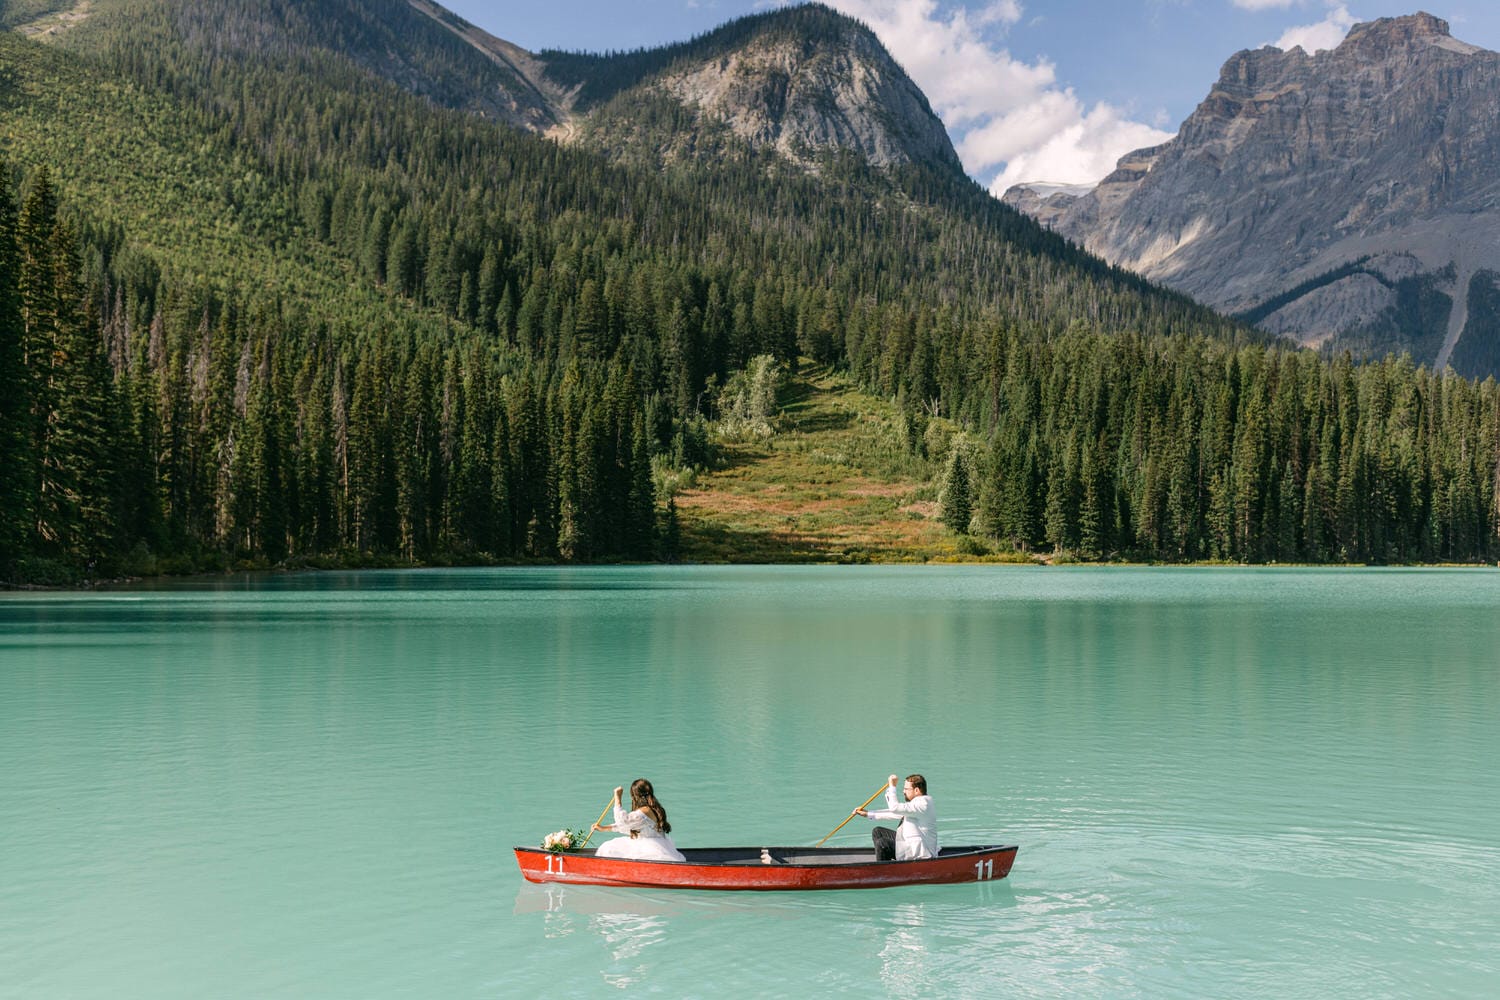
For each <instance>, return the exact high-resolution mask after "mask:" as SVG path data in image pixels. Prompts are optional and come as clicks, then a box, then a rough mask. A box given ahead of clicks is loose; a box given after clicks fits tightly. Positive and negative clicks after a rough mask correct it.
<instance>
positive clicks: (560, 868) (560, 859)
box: [547, 853, 563, 875]
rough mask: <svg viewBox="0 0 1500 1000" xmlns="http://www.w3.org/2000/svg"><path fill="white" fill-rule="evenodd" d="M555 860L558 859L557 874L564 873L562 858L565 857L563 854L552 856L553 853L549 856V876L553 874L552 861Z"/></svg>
mask: <svg viewBox="0 0 1500 1000" xmlns="http://www.w3.org/2000/svg"><path fill="white" fill-rule="evenodd" d="M553 858H556V859H557V874H559V875H561V874H562V873H563V870H562V858H563V856H562V855H561V854H551V853H549V854H548V855H547V874H548V875H551V874H552V859H553Z"/></svg>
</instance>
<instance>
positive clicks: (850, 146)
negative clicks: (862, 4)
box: [645, 22, 962, 169]
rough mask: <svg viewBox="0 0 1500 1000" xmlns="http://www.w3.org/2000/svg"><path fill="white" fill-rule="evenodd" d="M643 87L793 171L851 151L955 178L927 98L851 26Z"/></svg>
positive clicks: (756, 49) (766, 44)
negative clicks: (939, 166)
mask: <svg viewBox="0 0 1500 1000" xmlns="http://www.w3.org/2000/svg"><path fill="white" fill-rule="evenodd" d="M645 87H646V89H648V90H654V91H656V92H658V93H661V94H666V95H670V96H671V97H672V98H673V99H674V100H676V101H678V102H679V103H681V104H682V105H683V106H684V107H686V108H690V109H693V111H694V112H695V114H696V115H697V116H698V117H699V118H700V119H702V120H703V121H705V122H708V123H713V122H719V123H723V124H725V125H727V126H728V127H729V129H730V130H731V131H732V132H733V133H734V134H735V135H736V136H738V137H739V138H740V139H743V140H745V141H746V142H748V143H749V144H750V145H751V146H753V147H756V148H765V147H770V148H773V149H775V150H776V151H777V152H778V153H780V154H781V155H782V156H784V157H786V158H787V159H789V160H792V161H793V162H796V163H801V164H804V165H811V163H812V162H813V160H814V159H815V158H816V156H817V155H818V154H819V153H821V152H826V151H829V150H849V151H853V152H856V153H859V154H860V155H861V156H863V157H864V159H865V160H866V161H867V162H869V163H870V164H872V165H873V166H877V167H888V166H892V165H896V164H903V163H911V162H927V163H931V162H943V163H947V164H949V165H950V166H953V167H956V168H959V169H962V168H961V167H960V166H959V161H958V156H957V154H956V153H955V152H954V150H953V146H952V144H951V143H950V141H949V139H948V133H947V131H946V130H945V129H944V128H943V125H942V122H941V121H939V120H938V118H937V116H936V115H934V114H933V112H932V109H931V107H929V105H928V103H927V98H926V97H925V96H923V94H922V92H921V91H920V90H919V89H918V88H917V86H916V84H914V83H913V82H912V81H911V79H910V78H909V77H907V75H906V73H905V72H904V71H903V70H902V69H901V68H900V66H898V65H897V64H896V62H895V61H894V60H893V59H892V58H891V57H890V55H889V53H887V52H886V51H885V49H884V48H883V47H882V46H881V45H880V43H879V42H878V41H877V40H876V39H875V36H874V35H872V34H870V33H869V32H868V31H866V30H864V29H862V28H860V27H858V26H856V25H855V24H853V23H852V22H850V23H849V25H848V27H847V29H846V30H845V31H843V32H841V34H840V37H839V38H838V39H837V40H836V41H833V42H827V43H822V44H819V45H817V46H807V45H803V44H800V43H798V42H796V41H794V40H792V39H789V38H785V37H775V36H769V37H763V38H760V39H756V40H754V41H752V42H751V43H750V44H749V45H747V46H745V47H744V48H742V49H740V50H739V51H736V52H733V53H731V54H729V55H728V56H725V57H723V58H720V59H717V60H713V61H711V62H706V63H700V64H698V65H696V66H687V67H681V68H676V69H673V70H669V71H668V72H667V73H664V74H663V75H662V76H661V77H659V78H658V79H656V80H654V81H651V82H649V83H647V84H646V85H645Z"/></svg>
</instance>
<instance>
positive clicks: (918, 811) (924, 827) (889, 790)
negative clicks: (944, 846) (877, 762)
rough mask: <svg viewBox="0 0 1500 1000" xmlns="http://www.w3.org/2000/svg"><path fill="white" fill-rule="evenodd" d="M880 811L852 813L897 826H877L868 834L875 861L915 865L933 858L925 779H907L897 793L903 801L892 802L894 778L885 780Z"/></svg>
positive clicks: (933, 818)
mask: <svg viewBox="0 0 1500 1000" xmlns="http://www.w3.org/2000/svg"><path fill="white" fill-rule="evenodd" d="M886 781H887V786H886V790H885V808H884V809H874V810H871V809H856V810H854V813H855V815H857V816H864V817H867V818H869V819H878V820H887V821H889V820H896V821H898V824H899V825H898V826H897V827H896V829H894V830H892V829H890V828H889V827H884V826H877V827H876V828H875V829H874V830H873V831H872V832H871V834H870V836H871V838H872V839H873V840H874V841H875V860H876V861H915V860H917V859H919V858H935V857H937V853H938V842H937V810H936V809H935V808H933V805H932V796H930V795H928V794H927V779H926V778H924V777H922V776H921V775H920V774H911V775H907V778H906V784H905V785H904V786H902V789H901V793H902V795H904V796H905V798H906V801H904V802H897V801H896V776H895V775H894V774H893V775H891V776H890V777H889V778H887V779H886Z"/></svg>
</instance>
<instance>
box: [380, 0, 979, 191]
mask: <svg viewBox="0 0 1500 1000" xmlns="http://www.w3.org/2000/svg"><path fill="white" fill-rule="evenodd" d="M407 2H408V3H409V4H410V5H411V6H412V7H413V8H414V9H416V10H418V11H421V12H422V13H424V14H426V15H428V16H429V17H431V18H433V19H434V20H435V21H438V22H439V23H440V24H443V25H445V26H446V27H447V28H448V29H449V30H450V31H452V32H453V33H454V34H456V35H458V37H460V38H462V39H463V40H464V41H465V42H467V43H468V44H469V45H471V46H472V47H474V48H475V49H477V50H479V51H480V52H481V53H483V54H484V55H485V57H486V58H488V59H489V60H490V61H491V62H492V63H494V64H495V65H496V66H497V67H499V68H500V69H501V70H502V71H503V72H504V73H506V74H507V80H508V82H507V84H506V86H504V87H502V88H501V91H502V92H501V93H499V94H495V95H489V96H488V100H489V102H490V106H491V107H493V108H495V109H496V112H497V113H498V115H499V117H501V118H502V119H503V120H505V121H507V122H508V123H509V124H511V125H514V126H516V127H518V128H524V129H528V130H530V131H535V132H541V133H545V134H548V135H551V136H553V137H555V138H557V139H559V140H560V141H564V142H585V143H591V144H594V145H597V146H601V147H604V148H609V149H613V150H616V151H620V152H624V153H626V154H628V155H634V156H641V155H646V156H649V157H653V158H660V159H665V160H670V159H673V158H676V157H680V156H692V155H712V154H713V152H715V151H717V150H720V149H722V146H723V144H722V143H721V142H719V141H718V139H719V138H720V137H722V135H723V134H724V132H725V131H726V130H727V132H728V133H729V134H730V135H732V136H734V137H735V138H736V139H737V140H740V141H742V142H744V143H745V144H748V146H749V147H750V148H753V149H772V150H774V151H775V152H777V153H778V154H780V155H781V156H782V157H783V158H785V159H787V160H789V161H791V162H792V163H795V164H798V165H800V166H805V167H810V168H811V167H815V166H816V164H817V161H818V159H819V157H820V156H821V155H822V154H826V153H829V152H852V153H855V154H857V155H859V156H860V157H862V158H863V159H864V160H866V161H867V162H868V163H870V164H871V165H873V166H877V167H888V166H892V165H896V164H904V163H914V162H915V163H941V164H944V165H946V166H948V167H951V168H952V169H955V170H960V171H961V170H962V169H963V167H962V164H961V163H960V162H959V159H958V154H957V153H956V152H954V149H953V144H952V142H951V141H950V140H949V138H948V133H947V130H946V129H944V127H943V124H942V122H941V121H940V120H939V119H938V117H937V115H936V114H934V113H933V111H932V108H931V106H930V105H929V104H928V102H927V98H926V96H925V95H923V93H922V92H921V90H920V89H918V87H917V85H916V84H915V83H913V82H912V81H911V78H910V77H908V76H907V75H906V72H905V71H904V70H902V69H901V67H900V66H899V65H898V64H897V63H896V61H895V60H894V59H892V58H891V56H890V53H888V52H886V50H885V48H884V46H882V45H881V44H880V42H879V40H878V39H876V37H875V35H874V34H873V33H872V32H871V31H869V29H867V28H865V27H864V26H863V25H860V24H859V23H858V22H855V21H853V20H850V19H848V18H844V17H842V16H840V15H838V14H835V13H834V12H832V11H827V10H824V11H822V12H821V14H820V15H818V14H815V15H813V17H819V18H820V19H821V22H822V23H820V24H819V25H817V27H818V28H819V31H818V35H817V37H816V38H815V39H808V38H799V37H798V36H797V34H796V32H795V31H793V30H767V31H764V32H761V33H759V34H752V35H751V36H750V37H749V38H748V40H747V41H746V42H745V43H744V44H743V45H740V46H739V47H737V48H734V49H732V50H729V51H722V50H718V51H715V52H714V54H713V55H711V56H705V57H703V58H699V59H696V60H694V59H693V58H692V57H691V56H687V57H683V58H678V59H675V60H673V61H672V62H671V63H670V64H669V65H667V66H666V67H665V68H664V69H662V70H661V71H660V72H657V73H653V74H650V75H647V76H646V77H645V78H644V79H642V80H640V81H639V82H637V83H635V84H634V85H633V86H631V87H629V88H627V89H626V90H625V91H624V92H623V95H617V96H623V97H624V98H626V101H625V103H626V104H627V106H628V105H630V104H631V100H630V99H632V98H633V99H634V102H635V103H636V104H637V105H645V104H650V103H653V102H655V103H656V105H657V107H655V108H653V114H656V115H658V116H659V103H660V102H663V101H664V102H667V103H669V104H671V105H674V106H676V107H678V108H680V109H681V111H682V112H683V113H682V114H681V115H678V116H675V118H676V120H677V121H678V122H679V123H680V124H679V127H678V128H677V129H676V131H675V134H673V135H672V136H670V137H669V138H666V139H664V138H663V137H662V136H660V135H659V134H655V133H653V132H652V130H651V129H650V128H643V127H642V124H641V122H640V121H638V120H631V118H630V116H629V115H628V114H627V115H623V116H622V115H621V114H620V113H618V110H617V107H618V105H616V106H611V104H613V103H614V102H611V103H610V104H605V105H604V106H602V107H591V108H581V107H580V106H579V102H578V100H577V97H578V88H576V87H575V88H574V89H572V90H565V89H564V88H562V87H561V86H559V85H558V84H557V83H556V82H555V81H553V80H552V79H551V78H550V77H549V76H548V75H547V64H546V62H545V60H544V59H543V58H542V57H540V56H537V55H534V54H532V53H529V52H527V51H525V50H524V49H522V48H520V47H519V46H516V45H513V44H511V43H509V42H506V41H504V40H502V39H498V38H495V37H493V36H491V35H488V34H486V33H485V32H484V31H481V30H480V29H478V28H476V27H474V26H473V25H470V24H467V23H466V22H464V21H462V20H461V19H459V18H457V17H454V16H453V15H452V14H450V13H448V12H447V11H446V10H444V9H443V8H441V7H439V6H438V5H437V4H436V3H433V2H432V0H407ZM807 11H808V9H807V8H803V9H802V10H801V14H802V15H806V13H807ZM788 13H789V15H791V16H793V17H796V16H799V12H798V11H791V12H788ZM776 16H777V15H770V16H769V17H768V18H767V26H768V27H774V20H775V18H776ZM813 17H808V18H807V19H808V20H812V19H813ZM829 25H833V27H832V28H831V29H830V28H829ZM627 58H628V57H627ZM682 124H685V126H686V127H681V125H682ZM643 144H644V145H646V146H647V147H649V148H644V149H643V148H641V147H642V145H643Z"/></svg>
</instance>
